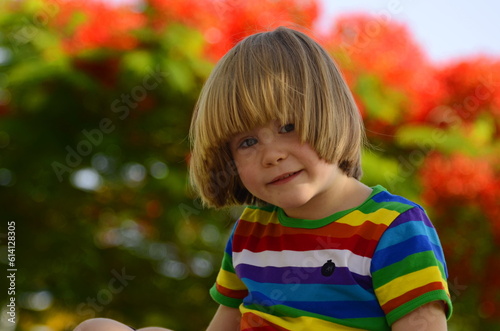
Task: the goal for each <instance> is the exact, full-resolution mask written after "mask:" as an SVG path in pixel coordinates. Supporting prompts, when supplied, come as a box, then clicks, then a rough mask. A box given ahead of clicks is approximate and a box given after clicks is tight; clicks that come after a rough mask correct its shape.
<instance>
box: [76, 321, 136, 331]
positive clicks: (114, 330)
mask: <svg viewBox="0 0 500 331" xmlns="http://www.w3.org/2000/svg"><path fill="white" fill-rule="evenodd" d="M129 330H131V329H130V328H129V327H127V326H126V325H124V324H121V323H118V322H116V321H113V320H110V319H107V318H92V319H89V320H86V321H83V322H82V323H80V324H78V325H77V326H76V328H75V329H74V330H73V331H129Z"/></svg>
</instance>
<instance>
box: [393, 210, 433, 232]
mask: <svg viewBox="0 0 500 331" xmlns="http://www.w3.org/2000/svg"><path fill="white" fill-rule="evenodd" d="M411 221H422V222H423V223H424V224H425V225H426V226H428V227H430V228H434V226H433V225H432V223H431V221H430V220H429V217H427V215H426V214H425V212H424V211H423V210H422V209H420V208H412V209H409V210H407V211H405V212H404V213H402V214H400V215H399V216H398V217H397V218H396V219H395V220H394V222H392V223H391V225H390V226H389V228H394V227H396V226H398V225H400V224H403V223H406V222H411Z"/></svg>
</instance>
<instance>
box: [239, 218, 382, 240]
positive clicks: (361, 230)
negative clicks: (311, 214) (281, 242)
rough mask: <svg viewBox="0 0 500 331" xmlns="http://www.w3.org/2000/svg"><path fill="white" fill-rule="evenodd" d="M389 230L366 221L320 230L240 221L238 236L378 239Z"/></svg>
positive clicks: (340, 224) (336, 224)
mask: <svg viewBox="0 0 500 331" xmlns="http://www.w3.org/2000/svg"><path fill="white" fill-rule="evenodd" d="M385 229H387V225H385V224H374V223H373V222H371V221H369V220H366V221H365V222H364V223H363V225H361V226H351V225H348V224H344V223H335V222H334V223H331V224H329V225H327V226H325V227H322V228H318V229H302V228H292V227H284V226H282V225H281V224H274V223H269V224H267V225H264V224H260V223H257V222H248V221H244V220H240V223H239V225H238V228H237V234H242V235H245V234H248V233H252V235H254V236H255V235H256V236H259V237H263V236H273V237H279V236H282V235H290V234H291V235H294V234H301V235H302V234H311V235H317V236H322V235H324V234H325V233H335V237H336V238H350V237H352V236H353V235H356V234H357V235H359V236H361V237H363V238H364V239H368V240H370V239H377V240H378V238H379V237H380V236H381V235H382V233H383V232H384V231H385Z"/></svg>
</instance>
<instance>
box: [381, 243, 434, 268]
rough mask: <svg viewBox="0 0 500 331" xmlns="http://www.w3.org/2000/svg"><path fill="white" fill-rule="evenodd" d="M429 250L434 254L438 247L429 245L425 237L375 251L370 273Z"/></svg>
mask: <svg viewBox="0 0 500 331" xmlns="http://www.w3.org/2000/svg"><path fill="white" fill-rule="evenodd" d="M430 250H432V251H434V252H436V251H439V247H435V245H433V244H431V243H430V242H429V240H428V238H427V237H426V236H415V237H412V238H410V239H408V240H405V241H403V242H400V243H398V244H395V245H392V246H389V247H386V248H384V249H381V250H377V251H376V252H375V254H374V255H373V259H372V266H371V270H372V273H373V272H375V271H377V270H380V269H382V268H384V267H387V266H389V265H391V264H394V263H396V262H399V261H401V260H403V259H404V258H406V257H408V256H410V255H413V254H415V253H420V252H425V251H430Z"/></svg>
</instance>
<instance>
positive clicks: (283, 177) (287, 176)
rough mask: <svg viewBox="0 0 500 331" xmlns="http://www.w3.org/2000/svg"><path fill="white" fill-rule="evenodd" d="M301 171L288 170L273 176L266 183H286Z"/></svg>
mask: <svg viewBox="0 0 500 331" xmlns="http://www.w3.org/2000/svg"><path fill="white" fill-rule="evenodd" d="M301 172H302V170H299V171H295V172H289V173H286V174H283V175H280V176H278V177H275V178H274V179H273V180H272V181H270V182H269V183H268V184H272V185H276V184H285V183H288V182H289V181H291V180H292V179H293V178H295V177H297V176H298V175H299V174H300V173H301Z"/></svg>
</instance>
